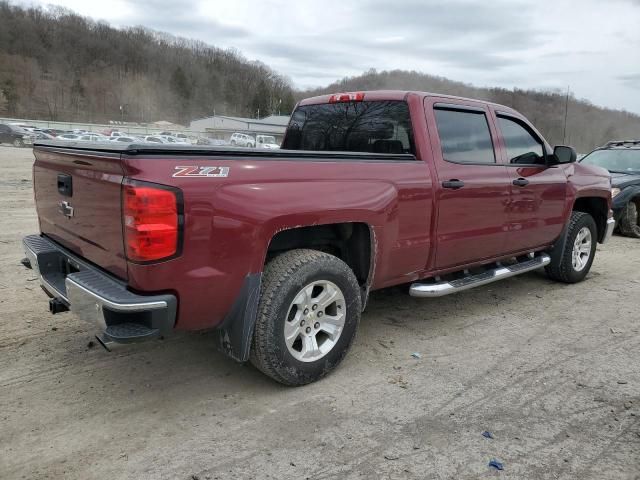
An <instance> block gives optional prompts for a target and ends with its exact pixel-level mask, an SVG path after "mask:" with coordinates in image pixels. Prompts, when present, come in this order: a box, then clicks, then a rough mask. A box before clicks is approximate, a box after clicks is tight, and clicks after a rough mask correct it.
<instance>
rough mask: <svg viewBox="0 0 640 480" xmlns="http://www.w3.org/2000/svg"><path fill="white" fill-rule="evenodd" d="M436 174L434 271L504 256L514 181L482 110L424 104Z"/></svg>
mask: <svg viewBox="0 0 640 480" xmlns="http://www.w3.org/2000/svg"><path fill="white" fill-rule="evenodd" d="M425 107H426V115H427V121H428V125H429V136H430V139H431V146H432V150H433V159H434V163H435V167H436V172H437V177H438V181H437V194H436V195H437V197H436V205H437V210H438V211H437V221H436V259H435V268H436V269H449V268H453V267H457V266H464V265H468V264H471V263H476V262H478V261H479V260H483V259H488V258H492V257H497V256H500V255H502V254H503V253H504V252H505V249H506V246H507V235H508V222H509V218H508V205H509V201H510V195H511V177H510V174H509V172H508V171H507V167H506V166H505V165H504V164H503V163H501V161H500V160H499V155H498V154H496V151H495V148H494V145H495V136H496V132H495V130H494V126H493V123H492V122H490V121H489V115H490V112H489V111H488V109H487V108H486V107H485V106H484V105H483V104H474V103H473V102H466V101H464V102H463V101H457V100H451V99H437V98H433V97H431V98H429V97H427V98H426V99H425Z"/></svg>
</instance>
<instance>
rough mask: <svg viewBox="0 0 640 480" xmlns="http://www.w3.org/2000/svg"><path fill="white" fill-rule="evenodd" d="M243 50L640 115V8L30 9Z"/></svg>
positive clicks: (584, 3)
mask: <svg viewBox="0 0 640 480" xmlns="http://www.w3.org/2000/svg"><path fill="white" fill-rule="evenodd" d="M18 3H22V4H25V5H29V4H34V3H35V4H41V5H45V4H48V3H54V4H56V5H62V6H64V7H67V8H69V9H72V10H74V11H76V12H78V13H80V14H82V15H86V16H89V17H92V18H94V19H100V20H105V21H107V22H109V23H111V24H113V25H115V26H119V27H125V26H133V25H143V26H145V27H149V28H153V29H156V30H161V31H165V32H169V33H172V34H174V35H178V36H184V37H189V38H197V39H200V40H203V41H205V42H207V43H209V44H211V45H215V46H218V47H222V48H228V47H235V48H237V49H239V50H240V51H241V52H242V53H243V54H244V55H245V56H246V57H247V58H248V59H250V60H254V59H255V60H260V61H262V62H263V63H265V64H267V65H269V66H270V67H272V68H273V69H275V70H276V71H278V72H280V73H283V74H285V75H288V76H289V77H290V78H291V79H292V80H293V83H294V85H295V86H297V87H301V88H304V87H315V86H323V85H327V84H328V83H331V82H332V81H334V80H337V79H340V78H342V77H344V76H352V75H358V74H360V73H362V72H363V71H365V70H368V69H369V68H376V69H378V70H385V69H395V68H400V69H409V70H418V71H421V72H425V73H429V74H432V75H440V76H444V77H447V78H450V79H453V80H458V81H463V82H467V83H471V84H473V85H476V86H501V87H506V88H512V87H520V88H536V89H551V88H557V89H562V90H564V89H566V88H567V86H570V88H571V90H572V92H573V93H574V94H575V95H576V96H577V97H579V98H586V99H588V100H590V101H592V102H593V103H595V104H598V105H603V106H608V107H612V108H618V109H626V110H628V111H633V112H636V113H640V0H573V1H571V0H531V1H525V0H504V1H502V0H490V1H489V0H447V1H446V2H445V1H435V0H339V1H338V0H322V1H315V2H314V1H306V0H296V1H291V0H289V1H287V0H284V1H280V0H254V1H251V0H215V1H212V0H209V1H206V0H203V1H197V0H185V1H179V0H110V1H108V2H107V1H104V0H101V1H94V0H53V1H46V0H44V1H42V0H29V1H24V0H21V1H20V0H19V1H18Z"/></svg>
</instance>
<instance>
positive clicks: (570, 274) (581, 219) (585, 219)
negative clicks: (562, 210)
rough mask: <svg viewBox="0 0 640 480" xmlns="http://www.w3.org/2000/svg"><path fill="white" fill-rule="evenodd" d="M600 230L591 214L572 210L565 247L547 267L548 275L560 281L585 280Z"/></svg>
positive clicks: (554, 256) (553, 257) (574, 281)
mask: <svg viewBox="0 0 640 480" xmlns="http://www.w3.org/2000/svg"><path fill="white" fill-rule="evenodd" d="M597 241H598V230H597V228H596V222H595V220H594V219H593V217H592V216H591V215H589V214H588V213H584V212H572V213H571V219H570V220H569V225H568V227H567V232H566V239H565V243H564V248H563V250H562V251H561V252H559V254H558V255H552V260H551V263H550V264H549V265H547V266H546V267H545V270H546V272H547V275H548V276H549V277H550V278H552V279H554V280H558V281H560V282H564V283H577V282H581V281H582V280H584V277H586V276H587V274H588V273H589V270H590V269H591V264H592V263H593V258H594V257H595V253H596V244H597Z"/></svg>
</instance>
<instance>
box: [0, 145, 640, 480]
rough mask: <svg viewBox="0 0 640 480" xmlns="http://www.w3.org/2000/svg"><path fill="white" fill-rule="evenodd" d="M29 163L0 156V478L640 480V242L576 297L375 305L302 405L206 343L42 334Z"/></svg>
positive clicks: (615, 250) (399, 295)
mask: <svg viewBox="0 0 640 480" xmlns="http://www.w3.org/2000/svg"><path fill="white" fill-rule="evenodd" d="M32 160H33V157H32V154H31V152H30V150H27V149H22V150H18V149H14V148H10V147H2V148H0V172H1V173H0V196H1V198H2V202H1V203H0V214H1V218H3V219H4V221H3V222H2V225H3V228H2V230H1V231H0V272H1V273H0V359H1V360H0V365H1V368H0V478H2V479H19V478H26V479H41V478H56V479H57V478H67V479H93V478H100V479H105V478H108V479H120V478H123V479H124V478H136V479H146V478H150V479H156V478H158V479H160V478H162V479H173V478H176V479H185V480H187V479H195V478H199V479H200V480H203V479H214V478H220V479H226V478H234V479H236V478H243V479H244V478H272V479H288V478H293V479H303V478H310V479H330V478H340V479H355V478H366V479H372V478H384V479H396V478H397V479H400V478H402V479H404V478H421V479H422V478H456V479H460V478H494V477H502V478H513V479H556V478H562V479H605V478H615V479H639V478H640V348H639V347H640V322H639V317H638V311H639V308H638V307H639V306H640V300H639V298H640V241H637V240H631V239H627V238H623V237H619V236H615V237H614V238H613V240H612V241H611V242H610V243H609V244H608V245H606V246H598V253H597V258H596V261H595V263H594V265H593V269H592V271H591V274H590V275H589V277H588V278H587V280H586V281H585V282H584V283H581V284H578V285H561V284H558V283H553V282H551V281H549V280H547V279H546V278H545V277H544V276H543V275H542V274H539V273H532V274H527V275H524V276H520V277H516V278H514V279H511V280H507V281H504V282H502V283H497V284H493V285H489V286H486V287H482V288H479V289H476V290H471V291H468V292H464V293H461V294H458V295H457V296H449V297H444V298H441V299H436V300H419V299H415V298H411V297H409V296H408V295H407V292H406V288H396V289H390V290H385V291H381V292H376V293H374V294H373V296H372V298H371V303H370V305H369V307H368V309H367V311H366V312H365V314H364V316H363V321H362V323H361V328H360V333H359V336H358V338H357V339H356V342H355V344H354V347H353V349H352V351H351V352H350V354H349V355H348V356H347V358H346V360H345V361H344V362H343V364H342V366H341V367H340V368H339V369H338V370H337V371H336V372H334V373H333V374H332V375H330V376H329V377H328V378H326V379H324V380H322V381H320V382H318V383H316V384H313V385H309V386H306V387H303V388H297V389H293V388H286V387H282V386H280V385H278V384H276V383H274V382H272V381H270V380H269V379H267V378H266V377H264V376H263V375H261V374H260V373H258V372H257V371H256V370H254V369H253V368H252V367H250V366H243V365H238V364H236V363H234V362H232V361H231V360H228V359H227V358H225V357H224V356H223V355H221V354H219V353H217V352H216V350H215V348H214V346H213V339H212V335H211V334H210V333H203V334H178V335H175V336H173V337H171V338H169V339H167V340H164V341H156V342H153V343H146V344H141V345H137V346H129V347H123V348H121V349H119V350H117V351H114V352H113V353H107V352H106V351H104V350H103V349H102V348H100V347H96V346H93V347H92V346H90V345H93V344H92V343H91V342H92V339H93V334H94V332H93V331H92V329H91V328H89V327H88V325H86V324H84V323H81V322H80V321H79V320H78V319H76V318H75V317H74V316H72V315H71V314H69V313H65V314H60V315H56V316H51V315H50V314H49V313H48V308H47V298H46V297H45V295H44V294H43V293H42V292H41V290H40V288H39V285H38V282H37V280H36V278H35V277H34V275H33V272H32V271H30V270H26V269H24V268H23V267H22V266H21V265H20V263H19V260H20V259H21V258H22V256H23V255H22V252H21V243H20V241H21V237H22V236H23V235H26V234H29V233H34V232H37V228H38V224H37V219H36V216H35V212H34V207H33V198H32V189H31V180H30V179H31V174H30V168H31V163H32ZM413 352H418V353H419V354H420V358H414V357H412V353H413ZM483 431H489V432H491V433H492V434H493V437H494V438H493V439H489V438H485V437H483V436H482V432H483ZM491 459H497V460H499V461H500V462H502V463H503V464H504V470H503V471H501V472H499V471H497V470H495V469H494V468H491V467H489V466H488V463H489V461H490V460H491Z"/></svg>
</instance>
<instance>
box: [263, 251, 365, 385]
mask: <svg viewBox="0 0 640 480" xmlns="http://www.w3.org/2000/svg"><path fill="white" fill-rule="evenodd" d="M315 281H329V282H332V283H333V284H335V286H337V287H338V288H339V289H340V291H341V293H342V295H343V296H344V300H345V302H344V303H345V308H346V313H345V323H344V327H343V329H342V332H341V333H340V336H339V337H338V338H337V340H336V341H335V345H334V346H333V348H332V349H331V350H329V351H328V352H327V353H326V354H324V356H323V357H321V358H319V359H318V360H316V361H312V362H305V361H300V360H298V359H296V358H295V357H294V356H293V355H292V354H291V352H290V351H289V348H288V347H287V345H286V343H285V338H284V336H285V334H284V327H285V321H287V316H288V314H289V307H290V306H291V304H292V302H293V301H294V299H295V298H296V296H297V295H298V294H299V292H300V291H301V289H303V287H305V286H306V285H309V284H310V283H313V282H315ZM361 306H362V304H361V297H360V287H359V286H358V281H357V280H356V277H355V275H354V274H353V271H352V270H351V269H350V268H349V266H348V265H347V264H346V263H344V262H343V261H342V260H340V259H338V258H337V257H334V256H333V255H329V254H327V253H324V252H320V251H317V250H307V249H299V250H291V251H288V252H286V253H283V254H281V255H279V256H277V257H276V258H274V259H273V260H271V261H270V262H269V263H268V264H267V266H266V268H265V270H264V275H263V278H262V287H261V295H260V304H259V307H258V317H257V319H256V325H255V330H254V333H253V340H252V345H251V363H252V364H253V365H254V366H255V367H256V368H257V369H258V370H260V371H261V372H263V373H264V374H266V375H268V376H269V377H271V378H273V379H274V380H276V381H277V382H280V383H283V384H285V385H291V386H297V385H305V384H307V383H311V382H314V381H316V380H318V379H320V378H322V377H324V376H325V375H326V374H328V373H329V372H331V371H332V370H333V369H335V368H336V367H337V366H338V364H339V363H340V362H341V361H342V359H343V358H344V356H345V355H346V353H347V351H348V350H349V347H350V346H351V343H352V342H353V340H354V338H355V335H356V330H357V328H358V323H359V321H360V313H361V310H362V308H361Z"/></svg>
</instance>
